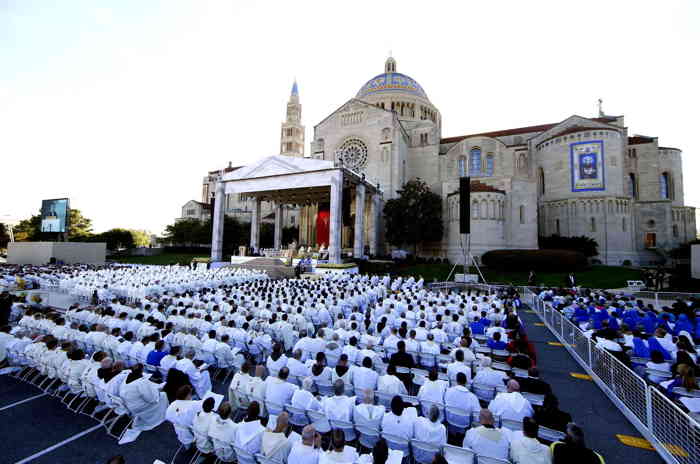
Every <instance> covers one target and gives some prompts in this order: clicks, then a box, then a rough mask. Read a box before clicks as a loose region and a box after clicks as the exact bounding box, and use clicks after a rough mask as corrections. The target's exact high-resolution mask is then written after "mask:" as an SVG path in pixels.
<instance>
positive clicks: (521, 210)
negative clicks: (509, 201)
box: [519, 205, 525, 224]
mask: <svg viewBox="0 0 700 464" xmlns="http://www.w3.org/2000/svg"><path fill="white" fill-rule="evenodd" d="M519 212H520V224H525V206H523V205H520V210H519Z"/></svg>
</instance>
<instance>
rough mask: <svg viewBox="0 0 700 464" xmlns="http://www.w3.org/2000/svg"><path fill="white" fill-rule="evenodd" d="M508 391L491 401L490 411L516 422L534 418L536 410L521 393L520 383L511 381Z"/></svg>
mask: <svg viewBox="0 0 700 464" xmlns="http://www.w3.org/2000/svg"><path fill="white" fill-rule="evenodd" d="M507 389H508V391H507V392H506V393H499V394H497V395H496V397H495V398H494V399H493V400H491V403H490V404H489V410H490V411H491V412H493V413H494V414H496V415H498V416H501V418H502V419H508V420H512V421H516V422H522V420H523V418H524V417H532V416H533V414H534V410H533V409H532V405H531V404H530V402H529V401H528V400H527V399H526V398H525V397H524V396H523V395H522V394H521V393H520V385H519V384H518V382H517V381H516V380H513V379H511V380H509V381H508V384H507Z"/></svg>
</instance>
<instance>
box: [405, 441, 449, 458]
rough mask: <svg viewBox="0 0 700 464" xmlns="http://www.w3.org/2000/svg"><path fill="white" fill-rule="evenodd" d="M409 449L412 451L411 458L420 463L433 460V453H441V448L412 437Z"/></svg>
mask: <svg viewBox="0 0 700 464" xmlns="http://www.w3.org/2000/svg"><path fill="white" fill-rule="evenodd" d="M411 450H412V452H413V459H414V460H415V461H416V462H418V463H420V464H430V463H431V462H433V459H434V458H435V455H436V454H440V453H441V451H442V448H441V447H440V446H437V445H433V444H432V443H428V442H426V441H421V440H416V439H415V438H414V439H412V440H411Z"/></svg>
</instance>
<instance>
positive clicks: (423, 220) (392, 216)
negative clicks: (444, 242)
mask: <svg viewBox="0 0 700 464" xmlns="http://www.w3.org/2000/svg"><path fill="white" fill-rule="evenodd" d="M397 193H398V194H399V197H398V198H392V199H391V200H388V201H387V202H386V204H385V205H384V224H385V227H386V239H387V241H388V242H389V243H391V244H392V245H395V246H401V245H403V244H406V245H412V246H413V254H414V255H415V254H416V250H417V248H418V245H419V244H422V243H424V242H434V241H437V240H440V239H442V234H443V224H442V199H441V198H440V196H439V195H438V194H436V193H433V192H432V191H431V190H430V187H428V184H426V183H425V182H423V181H422V180H420V179H418V178H417V179H415V180H411V181H408V182H407V183H406V185H404V188H403V189H401V190H399V191H398V192H397Z"/></svg>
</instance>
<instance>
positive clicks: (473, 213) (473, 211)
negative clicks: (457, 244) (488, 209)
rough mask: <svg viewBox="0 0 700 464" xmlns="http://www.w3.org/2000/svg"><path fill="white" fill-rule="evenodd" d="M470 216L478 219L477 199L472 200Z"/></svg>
mask: <svg viewBox="0 0 700 464" xmlns="http://www.w3.org/2000/svg"><path fill="white" fill-rule="evenodd" d="M472 218H473V219H479V201H478V200H474V201H473V202H472Z"/></svg>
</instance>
